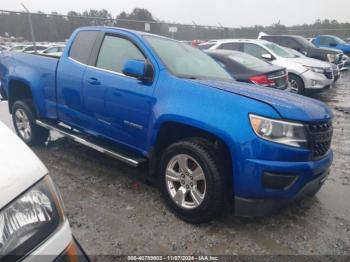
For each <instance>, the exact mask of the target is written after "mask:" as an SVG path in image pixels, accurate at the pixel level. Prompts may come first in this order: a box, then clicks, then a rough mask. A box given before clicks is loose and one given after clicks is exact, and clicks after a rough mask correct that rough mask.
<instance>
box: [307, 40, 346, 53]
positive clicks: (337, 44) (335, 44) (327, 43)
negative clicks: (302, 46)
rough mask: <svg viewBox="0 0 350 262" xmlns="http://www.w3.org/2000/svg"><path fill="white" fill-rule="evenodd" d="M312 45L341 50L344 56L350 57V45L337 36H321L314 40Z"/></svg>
mask: <svg viewBox="0 0 350 262" xmlns="http://www.w3.org/2000/svg"><path fill="white" fill-rule="evenodd" d="M312 43H313V44H314V45H315V46H317V47H331V48H335V49H339V50H341V51H343V52H344V54H347V55H350V44H349V43H347V42H345V41H344V40H343V39H341V38H339V37H338V36H335V35H319V36H317V37H315V38H314V39H312Z"/></svg>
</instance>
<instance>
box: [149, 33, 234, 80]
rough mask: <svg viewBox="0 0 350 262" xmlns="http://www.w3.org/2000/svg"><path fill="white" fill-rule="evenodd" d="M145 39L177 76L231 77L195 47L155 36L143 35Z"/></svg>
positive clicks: (194, 77)
mask: <svg viewBox="0 0 350 262" xmlns="http://www.w3.org/2000/svg"><path fill="white" fill-rule="evenodd" d="M145 39H146V40H147V42H148V43H149V44H150V45H151V47H152V49H153V50H154V52H155V53H156V54H157V55H158V56H159V58H160V59H161V60H162V62H163V63H164V64H165V66H166V67H167V68H168V70H169V71H170V72H171V73H172V74H174V75H176V76H177V77H181V78H193V79H197V78H210V79H223V80H232V79H233V78H232V77H231V76H230V75H229V74H228V73H227V72H226V71H225V70H224V69H223V68H222V67H221V66H220V65H219V64H218V63H217V62H215V60H213V59H212V58H211V57H209V56H208V55H207V54H205V53H203V52H202V51H200V50H198V49H197V48H193V47H191V46H189V45H186V44H182V43H180V42H177V41H174V40H170V39H166V38H161V37H156V36H145Z"/></svg>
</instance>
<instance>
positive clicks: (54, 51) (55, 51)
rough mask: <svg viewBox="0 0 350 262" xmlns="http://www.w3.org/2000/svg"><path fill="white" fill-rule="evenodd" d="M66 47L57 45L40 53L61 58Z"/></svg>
mask: <svg viewBox="0 0 350 262" xmlns="http://www.w3.org/2000/svg"><path fill="white" fill-rule="evenodd" d="M64 47H65V46H64V45H55V46H51V47H49V48H47V49H45V50H43V51H42V52H40V53H41V54H43V55H49V56H56V57H61V55H62V53H63V51H64Z"/></svg>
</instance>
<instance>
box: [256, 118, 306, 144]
mask: <svg viewBox="0 0 350 262" xmlns="http://www.w3.org/2000/svg"><path fill="white" fill-rule="evenodd" d="M249 118H250V124H251V126H252V128H253V130H254V132H255V134H257V135H258V136H259V137H261V138H263V139H266V140H269V141H272V142H275V143H280V144H285V145H289V146H295V147H307V138H306V131H305V126H304V125H303V124H300V123H294V122H287V121H281V120H274V119H269V118H265V117H261V116H256V115H249Z"/></svg>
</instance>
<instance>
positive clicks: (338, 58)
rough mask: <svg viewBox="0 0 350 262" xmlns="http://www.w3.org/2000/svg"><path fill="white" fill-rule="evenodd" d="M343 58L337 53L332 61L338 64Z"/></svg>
mask: <svg viewBox="0 0 350 262" xmlns="http://www.w3.org/2000/svg"><path fill="white" fill-rule="evenodd" d="M342 60H343V54H339V55H337V56H336V59H335V61H334V63H335V64H340V63H341V61H342Z"/></svg>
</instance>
